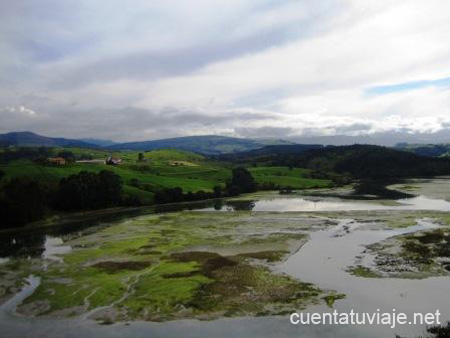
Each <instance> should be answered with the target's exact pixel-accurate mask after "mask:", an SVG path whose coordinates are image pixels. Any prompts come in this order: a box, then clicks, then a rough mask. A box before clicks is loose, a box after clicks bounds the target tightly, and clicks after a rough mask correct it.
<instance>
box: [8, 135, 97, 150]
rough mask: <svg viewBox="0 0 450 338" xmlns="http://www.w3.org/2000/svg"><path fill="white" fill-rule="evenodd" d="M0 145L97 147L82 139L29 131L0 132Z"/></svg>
mask: <svg viewBox="0 0 450 338" xmlns="http://www.w3.org/2000/svg"><path fill="white" fill-rule="evenodd" d="M0 145H2V146H21V147H25V146H30V147H37V146H44V147H81V148H98V146H97V145H95V144H92V143H88V142H85V141H82V140H73V139H67V138H61V137H46V136H41V135H38V134H35V133H32V132H30V131H22V132H12V133H6V134H0Z"/></svg>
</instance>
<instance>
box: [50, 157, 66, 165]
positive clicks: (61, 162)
mask: <svg viewBox="0 0 450 338" xmlns="http://www.w3.org/2000/svg"><path fill="white" fill-rule="evenodd" d="M47 161H48V162H49V163H52V164H56V165H65V164H66V159H64V158H62V157H49V158H47Z"/></svg>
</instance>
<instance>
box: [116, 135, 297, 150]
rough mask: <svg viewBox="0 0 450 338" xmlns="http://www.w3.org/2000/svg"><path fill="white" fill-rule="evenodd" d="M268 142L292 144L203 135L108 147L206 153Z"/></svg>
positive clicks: (258, 145) (255, 146) (243, 148)
mask: <svg viewBox="0 0 450 338" xmlns="http://www.w3.org/2000/svg"><path fill="white" fill-rule="evenodd" d="M269 144H278V145H283V144H284V145H287V144H294V143H293V142H290V141H283V140H251V139H244V138H237V137H227V136H216V135H205V136H186V137H177V138H168V139H163V140H153V141H143V142H128V143H118V144H114V145H112V146H110V147H107V148H108V149H117V150H142V151H146V150H154V149H161V148H175V149H181V150H187V151H193V152H197V153H202V154H207V155H218V154H225V153H236V152H241V151H249V150H253V149H259V148H262V147H264V146H266V145H269Z"/></svg>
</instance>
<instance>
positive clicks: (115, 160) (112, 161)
mask: <svg viewBox="0 0 450 338" xmlns="http://www.w3.org/2000/svg"><path fill="white" fill-rule="evenodd" d="M106 163H107V164H112V165H118V164H121V163H122V159H121V158H119V157H112V156H110V157H108V159H107V160H106Z"/></svg>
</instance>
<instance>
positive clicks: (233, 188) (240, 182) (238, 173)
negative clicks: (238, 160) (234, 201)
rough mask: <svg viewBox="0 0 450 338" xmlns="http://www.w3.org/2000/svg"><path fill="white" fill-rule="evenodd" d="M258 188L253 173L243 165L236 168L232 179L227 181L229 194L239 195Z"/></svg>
mask: <svg viewBox="0 0 450 338" xmlns="http://www.w3.org/2000/svg"><path fill="white" fill-rule="evenodd" d="M256 188H257V185H256V182H255V179H254V178H253V176H252V174H251V173H250V172H249V171H248V170H247V169H245V168H243V167H237V168H234V169H233V171H232V177H231V181H230V182H227V187H226V190H227V195H228V196H237V195H239V194H243V193H250V192H255V191H256Z"/></svg>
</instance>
